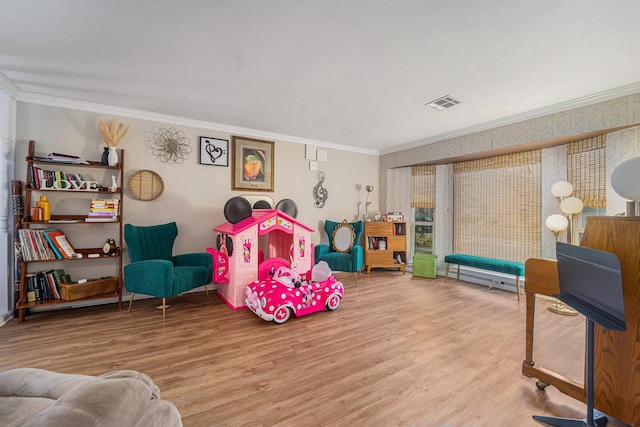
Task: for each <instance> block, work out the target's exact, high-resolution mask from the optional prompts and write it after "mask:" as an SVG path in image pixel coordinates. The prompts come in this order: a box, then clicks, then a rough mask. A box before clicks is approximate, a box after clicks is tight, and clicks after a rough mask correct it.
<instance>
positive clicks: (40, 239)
mask: <svg viewBox="0 0 640 427" xmlns="http://www.w3.org/2000/svg"><path fill="white" fill-rule="evenodd" d="M18 238H19V240H20V253H21V254H22V259H23V260H24V261H47V260H56V259H69V258H76V257H78V254H77V253H76V251H75V250H74V249H73V246H71V244H70V243H69V241H68V240H67V237H66V236H65V235H64V233H63V232H62V231H60V230H36V229H33V230H32V229H28V228H21V229H19V230H18Z"/></svg>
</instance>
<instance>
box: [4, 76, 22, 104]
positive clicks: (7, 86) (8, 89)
mask: <svg viewBox="0 0 640 427" xmlns="http://www.w3.org/2000/svg"><path fill="white" fill-rule="evenodd" d="M0 91H2V92H4V93H6V94H7V95H9V96H10V97H11V98H14V99H16V98H17V97H18V94H19V93H20V91H19V90H18V88H17V87H15V86H14V84H13V83H11V81H9V79H7V78H6V77H5V76H4V74H2V73H0Z"/></svg>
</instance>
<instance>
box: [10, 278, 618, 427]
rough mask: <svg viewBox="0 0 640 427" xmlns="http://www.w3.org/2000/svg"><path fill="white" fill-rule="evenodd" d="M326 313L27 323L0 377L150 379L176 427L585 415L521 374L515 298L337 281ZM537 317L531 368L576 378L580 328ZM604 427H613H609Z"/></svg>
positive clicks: (199, 310)
mask: <svg viewBox="0 0 640 427" xmlns="http://www.w3.org/2000/svg"><path fill="white" fill-rule="evenodd" d="M337 277H338V278H339V279H340V280H342V281H343V283H344V284H345V288H346V290H345V298H344V299H343V301H342V304H341V306H340V307H339V308H338V310H336V311H334V312H320V313H316V314H312V315H309V316H306V317H301V318H292V319H290V320H289V321H288V322H287V323H285V324H283V325H276V324H274V323H271V322H269V323H268V322H265V321H263V320H261V319H259V318H258V317H257V316H255V315H254V314H252V313H251V312H250V311H248V310H242V311H233V310H230V309H229V308H228V307H227V306H226V305H225V304H224V303H223V302H222V301H221V300H220V299H219V298H218V297H217V296H215V294H214V293H211V294H210V297H209V298H207V297H206V295H205V294H204V293H191V294H186V295H182V296H179V297H175V298H172V299H170V300H169V303H170V304H171V307H170V308H169V309H168V310H167V319H166V320H165V321H163V320H162V313H161V312H160V311H159V310H157V309H156V308H155V306H156V305H157V304H158V300H155V299H147V300H140V301H135V302H134V304H133V308H132V311H131V313H127V311H126V309H123V310H121V311H118V310H117V308H116V307H115V305H104V306H98V307H89V308H80V309H73V310H65V311H55V312H46V313H37V314H33V315H31V316H28V317H27V320H26V321H25V322H24V323H23V324H20V325H19V324H18V322H17V320H15V319H14V320H12V321H11V322H9V323H8V324H7V325H5V326H4V327H2V328H0V370H7V369H11V368H17V367H37V368H43V369H50V370H54V371H58V372H66V373H80V374H88V375H99V374H101V373H104V372H107V371H111V370H116V369H134V370H138V371H142V372H145V373H147V374H149V375H150V376H151V377H152V378H153V379H154V381H155V382H156V384H158V386H159V387H160V390H161V392H162V398H164V399H167V400H169V401H171V402H173V403H174V404H175V405H176V406H177V407H178V409H179V410H180V413H181V414H182V417H183V422H184V425H185V426H238V425H243V426H244V425H246V426H318V425H322V426H345V425H354V426H360V425H363V426H364V425H366V426H396V425H403V426H539V425H541V424H538V423H537V422H535V421H533V420H532V418H531V416H532V415H534V414H535V415H550V416H563V417H572V418H584V416H585V412H584V411H585V405H584V404H583V403H581V402H578V401H576V400H574V399H572V398H570V397H568V396H565V395H563V394H561V393H560V392H558V391H557V390H556V389H555V388H553V387H548V388H547V389H546V390H545V391H540V390H538V389H537V388H536V386H535V383H536V379H533V378H527V377H524V376H523V375H522V374H521V364H522V360H523V359H524V351H525V330H524V325H525V302H524V298H522V301H521V302H518V301H517V300H516V296H515V294H513V293H510V292H504V291H499V290H495V289H491V290H489V289H488V288H486V287H483V286H478V285H473V284H468V283H465V282H459V281H456V280H453V279H450V280H448V281H447V283H444V281H443V279H442V278H438V279H434V280H431V279H423V278H414V277H412V276H411V275H410V274H406V275H404V276H403V275H400V274H399V273H396V272H394V271H384V270H374V271H372V273H371V274H364V275H363V278H362V279H361V280H359V285H358V286H357V287H356V286H355V283H354V281H353V275H351V274H341V273H338V274H337ZM546 306H548V303H547V302H546V301H541V302H539V304H538V312H537V314H536V316H537V317H536V336H535V353H534V358H535V360H536V363H537V364H538V365H540V366H544V367H545V368H549V369H554V370H557V371H558V372H561V373H562V374H564V375H567V376H569V377H571V378H575V379H579V380H580V379H581V378H582V373H583V363H584V362H583V357H584V318H583V317H581V316H580V317H565V316H559V315H556V314H553V313H551V312H549V311H547V310H546ZM608 425H609V426H614V427H615V426H623V424H622V423H619V422H617V421H616V420H613V419H610V421H609V424H608Z"/></svg>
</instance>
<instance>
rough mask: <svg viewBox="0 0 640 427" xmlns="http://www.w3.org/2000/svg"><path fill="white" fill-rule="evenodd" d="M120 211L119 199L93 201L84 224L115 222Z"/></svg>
mask: <svg viewBox="0 0 640 427" xmlns="http://www.w3.org/2000/svg"><path fill="white" fill-rule="evenodd" d="M119 210H120V200H119V199H93V200H91V207H90V209H89V214H88V215H87V218H85V221H86V222H116V221H118V215H119Z"/></svg>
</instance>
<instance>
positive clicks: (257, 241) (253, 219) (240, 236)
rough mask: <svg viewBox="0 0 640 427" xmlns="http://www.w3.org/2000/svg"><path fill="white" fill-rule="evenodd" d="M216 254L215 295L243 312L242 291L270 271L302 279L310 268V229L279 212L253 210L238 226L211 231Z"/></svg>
mask: <svg viewBox="0 0 640 427" xmlns="http://www.w3.org/2000/svg"><path fill="white" fill-rule="evenodd" d="M213 230H214V231H216V232H217V233H219V235H218V237H217V238H218V250H216V249H213V248H208V249H207V251H208V252H210V253H212V254H213V258H214V261H213V262H214V281H215V282H216V283H217V284H218V295H219V296H220V297H221V298H222V299H223V300H224V301H225V302H226V303H227V304H228V305H229V306H230V307H231V308H232V309H234V310H236V309H240V308H245V307H246V303H245V287H246V286H247V285H248V284H249V283H251V282H253V281H254V280H258V279H260V280H263V279H266V278H268V275H269V272H270V271H271V270H272V269H277V268H278V267H279V266H281V265H285V266H287V267H289V268H291V269H292V270H294V271H295V272H296V273H298V274H300V275H301V276H303V277H304V276H305V275H306V274H307V272H308V271H309V270H311V268H312V267H313V247H312V244H311V233H312V232H313V231H314V230H313V228H311V227H308V226H307V225H305V224H303V223H301V222H300V221H298V220H297V219H295V218H293V217H291V216H289V215H287V214H286V213H284V212H282V211H280V210H278V209H255V210H253V212H252V213H251V215H250V216H249V217H247V218H245V219H243V220H241V221H239V222H236V223H231V222H225V223H224V224H221V225H219V226H217V227H215V228H214V229H213Z"/></svg>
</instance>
